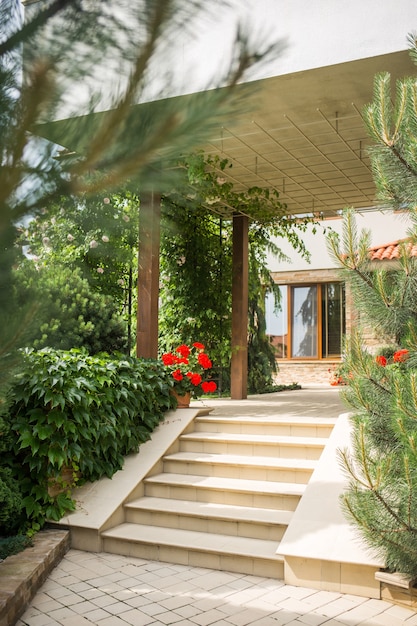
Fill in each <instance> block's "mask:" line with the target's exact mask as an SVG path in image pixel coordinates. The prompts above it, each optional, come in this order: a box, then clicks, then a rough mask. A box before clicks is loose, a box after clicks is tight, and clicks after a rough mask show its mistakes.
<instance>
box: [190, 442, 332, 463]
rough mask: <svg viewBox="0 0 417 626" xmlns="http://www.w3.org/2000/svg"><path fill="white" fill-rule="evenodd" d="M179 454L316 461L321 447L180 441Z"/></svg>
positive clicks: (321, 449)
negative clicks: (235, 455) (190, 453)
mask: <svg viewBox="0 0 417 626" xmlns="http://www.w3.org/2000/svg"><path fill="white" fill-rule="evenodd" d="M180 450H181V452H200V453H201V452H203V453H207V454H238V455H242V456H244V455H248V456H267V457H274V458H276V457H279V458H283V459H308V460H317V459H319V458H320V456H321V453H322V451H323V448H322V447H312V446H311V447H310V446H296V445H282V444H276V443H274V444H253V443H251V442H248V443H241V442H236V443H234V442H222V441H198V440H194V439H187V440H185V439H182V440H181V444H180Z"/></svg>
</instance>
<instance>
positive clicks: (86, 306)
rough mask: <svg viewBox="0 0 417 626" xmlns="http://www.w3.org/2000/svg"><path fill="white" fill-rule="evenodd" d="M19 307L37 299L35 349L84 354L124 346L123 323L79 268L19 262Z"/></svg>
mask: <svg viewBox="0 0 417 626" xmlns="http://www.w3.org/2000/svg"><path fill="white" fill-rule="evenodd" d="M16 291H17V298H18V302H19V306H22V305H23V306H27V303H28V302H37V307H38V308H37V311H36V318H35V319H34V320H33V322H32V324H31V336H30V341H28V343H26V344H25V345H27V346H30V347H33V348H35V349H36V350H40V349H42V348H45V347H50V348H55V349H57V350H71V349H72V348H81V347H83V348H86V350H88V352H89V353H90V354H97V353H99V352H109V353H113V352H118V351H122V350H124V349H125V347H126V341H127V336H126V332H127V330H126V326H125V324H124V322H123V320H122V319H121V317H120V316H119V315H118V313H117V309H116V306H115V304H114V302H113V299H112V298H111V296H106V295H104V294H102V293H99V292H97V291H94V290H93V289H92V288H91V286H90V284H89V282H88V280H87V279H86V278H83V277H82V275H81V270H80V269H78V268H76V269H73V268H72V269H70V268H68V267H59V266H56V265H51V266H50V267H42V268H40V269H39V270H37V269H36V268H35V267H34V266H33V263H29V262H27V263H24V264H22V266H21V268H20V269H19V271H18V272H16Z"/></svg>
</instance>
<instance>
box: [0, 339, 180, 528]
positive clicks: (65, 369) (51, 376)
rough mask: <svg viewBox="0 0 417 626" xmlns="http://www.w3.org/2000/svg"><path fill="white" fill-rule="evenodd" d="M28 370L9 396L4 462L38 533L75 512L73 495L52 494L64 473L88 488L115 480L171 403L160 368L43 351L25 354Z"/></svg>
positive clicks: (156, 363) (129, 360)
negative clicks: (53, 485)
mask: <svg viewBox="0 0 417 626" xmlns="http://www.w3.org/2000/svg"><path fill="white" fill-rule="evenodd" d="M24 362H25V367H24V370H23V371H22V372H21V374H20V375H19V376H18V378H17V380H16V383H15V384H14V386H13V388H12V402H11V405H10V409H9V420H10V427H11V433H12V435H13V436H14V442H13V444H12V446H11V449H10V451H9V453H8V457H7V459H8V462H9V465H10V467H12V468H14V469H13V472H14V476H13V477H14V478H15V479H16V480H18V481H19V484H20V488H21V490H22V491H23V493H24V499H23V505H24V507H25V513H26V516H27V520H28V521H29V522H30V524H29V525H30V526H31V528H32V530H35V531H36V530H38V528H40V527H41V526H42V524H43V522H44V520H45V519H52V520H58V519H60V518H61V517H62V515H63V514H64V513H65V512H66V511H68V510H71V509H72V508H73V507H74V502H73V501H72V499H71V494H70V491H69V490H68V489H67V490H64V491H63V492H62V493H59V494H57V495H56V496H51V495H50V493H48V483H49V484H50V482H51V481H53V480H57V479H58V478H59V474H60V472H61V470H62V468H65V467H69V468H71V469H73V470H74V474H77V473H78V472H80V473H81V476H82V480H84V481H86V480H89V481H94V480H97V479H99V478H101V477H102V476H108V477H111V476H112V475H113V474H114V472H116V471H117V470H119V469H121V468H122V466H123V462H124V457H125V456H126V455H128V454H130V453H133V452H137V450H138V448H139V445H140V444H141V443H143V442H145V441H146V440H148V439H150V437H151V433H152V431H153V430H154V428H155V427H156V426H157V425H158V423H159V422H160V421H161V420H162V419H163V417H164V413H165V412H166V411H167V410H168V409H170V408H171V407H172V406H173V399H172V398H171V396H170V394H169V390H170V382H169V380H168V378H167V374H166V371H165V368H164V367H163V365H162V363H161V362H159V361H153V360H141V359H135V358H132V357H122V356H120V357H119V358H117V359H115V358H110V357H109V356H108V355H106V354H100V355H96V356H91V355H88V354H87V352H86V351H84V350H81V349H74V350H70V351H62V350H52V349H50V348H46V349H44V350H40V351H38V352H36V351H31V350H28V351H26V352H25V354H24ZM68 486H71V485H68Z"/></svg>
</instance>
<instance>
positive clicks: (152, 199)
mask: <svg viewBox="0 0 417 626" xmlns="http://www.w3.org/2000/svg"><path fill="white" fill-rule="evenodd" d="M160 228H161V196H160V195H159V194H156V193H154V192H147V193H143V194H142V195H141V202H140V215H139V252H138V310H137V328H136V355H137V356H138V357H143V358H147V359H149V358H150V359H156V358H157V356H158V299H159V245H160Z"/></svg>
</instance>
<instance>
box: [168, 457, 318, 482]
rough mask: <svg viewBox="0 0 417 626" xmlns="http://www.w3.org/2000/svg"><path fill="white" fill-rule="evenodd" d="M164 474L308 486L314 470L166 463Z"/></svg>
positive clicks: (178, 462)
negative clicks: (267, 481)
mask: <svg viewBox="0 0 417 626" xmlns="http://www.w3.org/2000/svg"><path fill="white" fill-rule="evenodd" d="M163 471H164V472H167V473H169V472H171V473H173V474H191V475H194V476H213V477H218V478H240V479H244V480H269V481H271V482H284V483H300V484H303V485H306V484H307V483H308V481H309V480H310V477H311V475H312V473H313V470H302V469H300V470H298V469H296V468H294V469H269V468H265V467H253V466H243V465H226V464H224V465H222V464H220V463H213V464H209V463H199V462H198V461H196V462H187V461H173V460H170V461H165V462H164V469H163Z"/></svg>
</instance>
